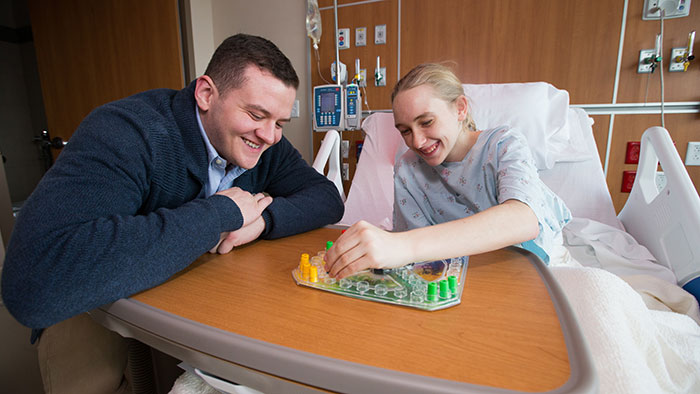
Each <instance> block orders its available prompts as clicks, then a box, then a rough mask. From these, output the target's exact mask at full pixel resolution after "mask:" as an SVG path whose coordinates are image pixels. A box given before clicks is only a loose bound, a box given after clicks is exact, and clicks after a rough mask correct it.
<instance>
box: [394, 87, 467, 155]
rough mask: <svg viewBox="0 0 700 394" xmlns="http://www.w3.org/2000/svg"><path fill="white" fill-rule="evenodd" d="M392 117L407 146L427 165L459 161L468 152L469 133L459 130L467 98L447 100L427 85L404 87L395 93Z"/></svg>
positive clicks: (465, 110) (464, 113)
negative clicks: (405, 88)
mask: <svg viewBox="0 0 700 394" xmlns="http://www.w3.org/2000/svg"><path fill="white" fill-rule="evenodd" d="M393 110H394V120H395V122H396V128H397V129H398V130H399V131H400V132H401V135H402V136H403V139H404V142H405V143H406V146H408V147H409V148H410V149H411V150H413V151H414V152H416V153H417V154H418V155H419V156H420V157H422V158H423V160H425V162H426V163H428V165H430V166H436V165H439V164H442V163H443V162H444V161H461V160H462V159H464V157H465V156H466V154H467V151H468V150H469V149H468V140H469V138H468V136H467V134H468V133H467V132H466V130H465V131H463V130H462V121H463V120H464V118H465V117H466V114H467V99H466V97H464V96H460V97H459V98H458V99H457V100H456V101H455V102H453V103H450V102H446V101H445V100H443V99H441V98H439V97H437V96H436V95H435V91H434V90H433V88H432V87H431V86H430V85H420V86H416V87H414V88H411V89H407V90H404V91H402V92H400V93H399V94H397V95H396V97H394V102H393Z"/></svg>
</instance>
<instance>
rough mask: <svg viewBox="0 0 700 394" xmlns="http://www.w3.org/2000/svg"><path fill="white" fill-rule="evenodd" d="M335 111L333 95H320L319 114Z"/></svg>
mask: <svg viewBox="0 0 700 394" xmlns="http://www.w3.org/2000/svg"><path fill="white" fill-rule="evenodd" d="M334 111H335V93H321V112H334Z"/></svg>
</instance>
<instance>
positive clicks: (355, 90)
mask: <svg viewBox="0 0 700 394" xmlns="http://www.w3.org/2000/svg"><path fill="white" fill-rule="evenodd" d="M361 121H362V100H361V98H360V87H359V86H358V85H356V84H354V83H353V84H348V85H347V86H346V87H345V128H346V129H347V130H357V129H359V128H360V122H361Z"/></svg>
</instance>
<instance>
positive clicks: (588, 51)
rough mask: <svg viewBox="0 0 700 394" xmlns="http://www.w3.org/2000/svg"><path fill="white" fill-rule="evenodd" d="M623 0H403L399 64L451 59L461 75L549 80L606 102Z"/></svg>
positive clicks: (481, 79)
mask: <svg viewBox="0 0 700 394" xmlns="http://www.w3.org/2000/svg"><path fill="white" fill-rule="evenodd" d="M438 4H439V6H436V5H438ZM622 4H623V3H622V1H608V0H602V1H601V0H599V1H558V0H502V1H478V0H470V1H464V0H443V1H439V2H434V1H426V0H404V1H402V6H401V7H402V8H401V18H402V20H401V28H402V31H401V72H402V74H403V73H405V72H407V71H408V70H410V69H411V67H413V66H414V65H416V64H419V63H423V62H434V61H454V62H456V64H457V69H456V71H457V74H458V75H457V76H458V77H460V79H462V81H464V82H465V83H499V82H527V81H547V82H549V83H551V84H553V85H554V86H557V87H559V88H562V89H566V90H568V91H569V93H570V96H571V102H572V103H575V104H584V103H586V104H588V103H607V102H610V100H611V99H612V94H613V86H614V76H615V66H616V60H617V50H618V37H619V34H620V25H621V22H622V8H623V7H622Z"/></svg>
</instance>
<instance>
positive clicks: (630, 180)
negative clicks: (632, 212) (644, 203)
mask: <svg viewBox="0 0 700 394" xmlns="http://www.w3.org/2000/svg"><path fill="white" fill-rule="evenodd" d="M636 177H637V171H622V186H621V187H620V191H621V192H622V193H629V192H630V191H632V186H633V185H634V178H636Z"/></svg>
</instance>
